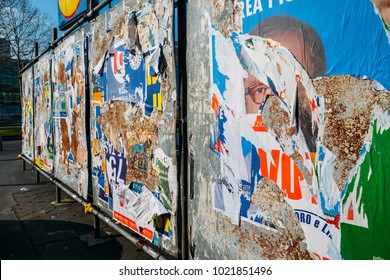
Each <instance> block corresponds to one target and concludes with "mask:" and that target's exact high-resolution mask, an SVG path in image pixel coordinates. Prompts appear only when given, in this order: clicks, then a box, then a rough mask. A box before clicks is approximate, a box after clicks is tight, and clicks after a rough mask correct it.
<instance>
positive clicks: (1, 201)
mask: <svg viewBox="0 0 390 280" xmlns="http://www.w3.org/2000/svg"><path fill="white" fill-rule="evenodd" d="M20 153H21V141H4V142H3V151H0V257H1V259H2V260H13V259H16V260H153V258H152V257H151V256H149V255H148V254H146V253H145V252H143V251H138V250H136V248H135V246H134V245H133V243H131V242H130V241H129V240H128V239H126V238H125V237H123V236H122V235H120V234H118V233H117V232H116V231H115V230H114V229H112V228H110V227H109V226H107V225H106V224H105V223H103V222H101V223H100V225H101V233H100V236H101V237H100V238H95V235H94V233H95V232H94V228H93V215H86V214H84V207H83V206H82V205H81V204H79V203H77V202H75V201H74V200H73V199H71V198H70V197H69V196H67V195H66V194H65V193H64V192H61V203H56V202H55V200H56V190H55V186H54V185H53V184H52V183H51V182H50V181H48V180H47V179H46V178H44V176H40V178H41V182H40V183H39V184H35V172H36V171H35V170H34V169H33V168H32V167H31V166H30V165H29V164H26V167H27V168H26V171H22V160H21V159H18V154H20Z"/></svg>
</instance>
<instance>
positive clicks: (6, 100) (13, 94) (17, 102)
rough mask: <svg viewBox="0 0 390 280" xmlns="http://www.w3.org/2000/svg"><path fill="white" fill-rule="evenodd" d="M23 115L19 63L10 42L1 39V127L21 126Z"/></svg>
mask: <svg viewBox="0 0 390 280" xmlns="http://www.w3.org/2000/svg"><path fill="white" fill-rule="evenodd" d="M21 115H22V109H21V99H20V88H19V68H18V61H17V60H16V59H13V58H12V56H11V45H10V43H9V41H8V40H6V39H4V38H0V127H2V126H15V125H20V123H21Z"/></svg>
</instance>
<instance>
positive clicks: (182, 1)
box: [177, 0, 188, 260]
mask: <svg viewBox="0 0 390 280" xmlns="http://www.w3.org/2000/svg"><path fill="white" fill-rule="evenodd" d="M177 4H178V6H177V7H178V13H177V14H178V49H179V50H180V51H179V53H178V59H179V85H180V88H179V91H180V103H181V106H180V107H181V118H182V126H181V136H182V137H181V154H182V176H181V177H182V179H181V184H180V194H181V195H180V199H181V221H180V223H181V258H182V259H184V260H187V259H188V214H187V213H188V190H187V186H188V127H187V122H186V119H187V68H186V67H187V0H178V2H177Z"/></svg>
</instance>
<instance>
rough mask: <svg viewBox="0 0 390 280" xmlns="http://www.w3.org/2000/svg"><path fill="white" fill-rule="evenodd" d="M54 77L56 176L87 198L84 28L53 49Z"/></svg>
mask: <svg viewBox="0 0 390 280" xmlns="http://www.w3.org/2000/svg"><path fill="white" fill-rule="evenodd" d="M52 81H53V122H54V135H55V138H54V143H55V144H54V146H55V149H56V156H55V161H54V170H55V176H56V178H58V179H59V180H61V181H62V182H64V183H65V184H67V185H68V186H70V187H72V188H73V189H74V190H75V191H76V192H77V193H78V194H79V195H81V196H82V197H84V198H86V197H87V194H88V166H87V138H86V127H85V111H86V109H85V106H86V104H85V65H84V32H83V30H80V31H78V32H76V33H75V34H73V35H72V36H69V37H68V38H67V39H66V40H65V41H64V42H63V43H62V44H61V45H60V46H59V47H58V48H57V49H56V50H55V51H54V54H53V59H52Z"/></svg>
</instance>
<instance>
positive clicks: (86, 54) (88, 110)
mask: <svg viewBox="0 0 390 280" xmlns="http://www.w3.org/2000/svg"><path fill="white" fill-rule="evenodd" d="M84 65H85V67H84V68H85V72H84V76H85V82H84V85H85V134H86V138H87V139H86V140H87V151H88V152H87V162H88V163H87V166H88V197H89V200H91V201H93V195H92V193H93V190H92V147H91V146H92V144H91V93H90V90H91V87H90V85H89V83H90V81H89V38H88V37H85V42H84Z"/></svg>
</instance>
